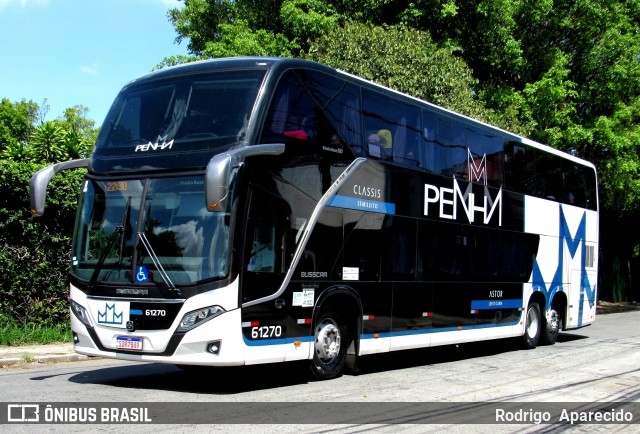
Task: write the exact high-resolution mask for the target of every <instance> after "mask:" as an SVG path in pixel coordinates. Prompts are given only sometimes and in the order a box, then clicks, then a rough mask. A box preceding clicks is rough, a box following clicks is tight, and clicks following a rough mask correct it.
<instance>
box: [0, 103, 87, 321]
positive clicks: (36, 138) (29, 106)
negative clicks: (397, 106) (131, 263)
mask: <svg viewBox="0 0 640 434" xmlns="http://www.w3.org/2000/svg"><path fill="white" fill-rule="evenodd" d="M45 103H46V101H45ZM43 110H46V107H43V108H42V109H41V108H40V107H39V106H38V104H36V103H34V102H31V101H29V102H25V101H21V102H19V103H11V102H9V101H8V100H6V99H3V100H2V105H1V106H0V131H1V132H2V133H3V135H2V139H0V140H2V142H1V143H2V146H3V147H2V151H1V152H0V317H1V316H2V315H9V316H11V317H12V318H14V319H15V320H17V321H19V322H20V323H23V324H29V323H31V324H45V325H54V324H60V323H63V322H66V321H67V320H68V306H67V295H66V294H67V291H68V290H67V269H68V266H69V255H68V252H69V251H70V249H71V235H72V231H73V227H72V225H70V224H69V222H73V221H74V215H75V207H76V203H77V200H78V193H79V190H80V180H81V177H82V171H65V172H62V173H60V174H59V175H57V176H55V177H54V178H53V180H52V183H51V185H50V186H49V188H48V201H47V207H48V208H49V212H48V213H47V214H45V216H44V217H43V218H40V219H37V220H34V219H33V218H32V217H31V212H30V205H29V181H30V180H31V175H33V174H34V173H35V172H36V171H37V170H38V169H40V168H42V167H43V166H45V165H47V164H51V163H54V162H58V161H62V160H68V159H72V158H82V157H86V156H88V154H89V152H90V151H91V147H92V146H93V142H94V141H95V137H96V135H97V129H95V128H94V123H93V121H91V120H89V119H87V118H86V114H87V110H86V108H84V107H82V106H75V107H72V108H68V109H67V110H65V112H64V114H63V115H62V116H61V117H59V118H58V119H56V120H53V121H43V122H40V123H38V121H39V120H41V119H42V117H44V114H45V113H43ZM4 133H6V135H5V134H4Z"/></svg>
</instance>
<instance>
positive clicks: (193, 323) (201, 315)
mask: <svg viewBox="0 0 640 434" xmlns="http://www.w3.org/2000/svg"><path fill="white" fill-rule="evenodd" d="M224 311H225V310H224V309H223V308H221V307H220V306H209V307H204V308H202V309H198V310H194V311H191V312H189V313H187V314H185V316H183V317H182V321H180V325H179V326H178V331H179V332H186V331H189V330H192V329H194V328H196V327H198V326H199V325H201V324H204V323H205V322H207V321H209V320H212V319H213V318H215V317H217V316H218V315H221V314H222V313H224Z"/></svg>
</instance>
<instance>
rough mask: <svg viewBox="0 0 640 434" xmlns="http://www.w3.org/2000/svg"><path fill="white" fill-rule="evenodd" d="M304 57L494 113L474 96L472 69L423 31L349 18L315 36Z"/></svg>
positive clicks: (472, 111) (479, 113)
mask: <svg viewBox="0 0 640 434" xmlns="http://www.w3.org/2000/svg"><path fill="white" fill-rule="evenodd" d="M308 57H309V58H310V59H313V60H316V61H318V62H321V63H325V64H328V65H331V66H334V67H336V68H340V69H343V70H345V71H347V72H350V73H352V74H355V75H358V76H360V77H363V78H366V79H369V80H373V81H376V82H378V83H380V84H383V85H385V86H389V87H391V88H393V89H397V90H399V91H401V92H405V93H408V94H411V95H414V96H416V97H418V98H422V99H425V100H428V101H432V102H434V103H436V104H440V105H443V106H446V107H448V108H451V109H453V110H457V111H459V112H461V113H464V114H467V115H471V116H475V117H477V118H480V119H484V120H491V118H492V117H493V116H492V114H491V113H490V112H489V111H488V110H485V109H484V107H483V106H482V104H479V103H478V101H476V100H475V99H474V93H473V89H474V87H475V86H476V85H477V80H476V79H475V78H473V75H472V72H471V70H469V69H468V68H467V67H466V65H465V63H464V62H463V61H462V60H460V59H459V58H457V57H455V56H454V55H453V53H452V50H451V49H449V48H440V47H438V46H437V45H436V44H435V43H434V42H433V41H432V39H431V36H430V35H429V33H427V32H422V31H418V30H414V29H410V28H408V27H406V26H404V25H399V26H373V25H371V24H362V23H355V22H351V23H347V24H346V25H345V26H344V27H342V28H337V29H336V30H334V31H332V32H331V33H329V34H327V35H325V36H323V37H321V38H319V39H318V40H316V41H315V42H314V43H313V44H312V46H311V48H310V50H309V53H308Z"/></svg>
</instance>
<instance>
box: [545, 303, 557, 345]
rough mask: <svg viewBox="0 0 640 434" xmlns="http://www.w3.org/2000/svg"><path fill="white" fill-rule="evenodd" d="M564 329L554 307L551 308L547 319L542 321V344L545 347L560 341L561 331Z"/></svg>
mask: <svg viewBox="0 0 640 434" xmlns="http://www.w3.org/2000/svg"><path fill="white" fill-rule="evenodd" d="M561 328H562V319H561V317H560V314H559V313H558V311H557V310H556V308H555V307H554V306H551V309H549V312H548V313H547V315H546V318H544V319H543V321H542V333H541V334H540V342H541V343H542V344H544V345H553V344H555V343H556V340H557V339H558V335H559V334H560V329H561Z"/></svg>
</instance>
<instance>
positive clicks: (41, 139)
mask: <svg viewBox="0 0 640 434" xmlns="http://www.w3.org/2000/svg"><path fill="white" fill-rule="evenodd" d="M65 156H66V146H65V131H64V129H63V128H62V126H61V124H60V122H58V121H46V122H43V123H42V124H40V125H39V126H38V127H36V129H35V131H34V132H33V134H32V135H31V140H30V143H29V157H30V158H32V159H33V160H35V161H44V162H58V161H63V160H64V159H65V158H64V157H65Z"/></svg>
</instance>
